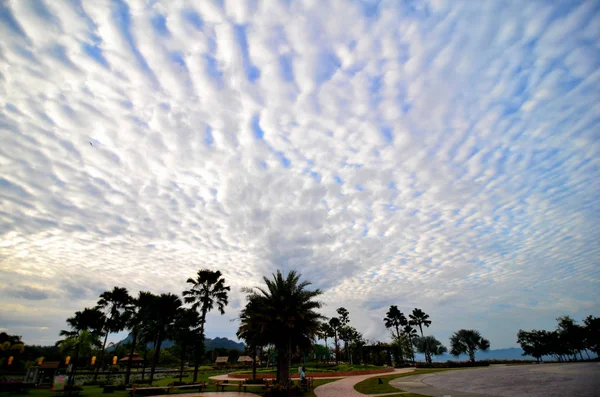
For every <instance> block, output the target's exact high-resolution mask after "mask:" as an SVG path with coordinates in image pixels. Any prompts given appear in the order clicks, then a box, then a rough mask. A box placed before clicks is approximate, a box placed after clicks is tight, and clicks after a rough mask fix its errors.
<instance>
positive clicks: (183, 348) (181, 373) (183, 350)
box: [179, 346, 185, 383]
mask: <svg viewBox="0 0 600 397" xmlns="http://www.w3.org/2000/svg"><path fill="white" fill-rule="evenodd" d="M180 359H181V366H180V367H179V383H181V382H183V362H184V361H185V346H181V357H180Z"/></svg>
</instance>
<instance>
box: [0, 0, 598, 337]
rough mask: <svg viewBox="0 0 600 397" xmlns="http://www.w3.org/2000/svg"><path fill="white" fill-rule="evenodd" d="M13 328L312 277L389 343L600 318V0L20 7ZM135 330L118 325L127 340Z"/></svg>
mask: <svg viewBox="0 0 600 397" xmlns="http://www.w3.org/2000/svg"><path fill="white" fill-rule="evenodd" d="M0 83H1V84H0V142H1V144H0V302H2V303H1V304H0V330H4V331H7V332H9V333H11V334H18V335H22V336H23V339H24V341H25V342H26V343H36V344H53V343H54V342H55V341H56V340H57V339H58V332H59V330H60V329H64V328H66V323H65V319H66V318H67V317H69V316H72V315H73V313H74V312H75V311H76V310H82V309H83V308H85V307H91V306H93V305H94V304H95V302H96V300H97V299H98V295H99V294H100V293H102V292H103V291H106V290H108V289H112V287H113V286H115V285H117V286H123V287H126V288H128V289H129V291H130V292H131V293H132V294H137V292H138V291H141V290H150V291H152V292H155V293H163V292H173V293H177V294H180V293H181V291H183V290H184V289H185V288H187V286H186V280H187V278H188V277H193V276H194V274H195V273H196V271H197V270H198V269H201V268H209V269H214V270H217V269H218V270H220V271H221V272H222V273H223V274H224V277H225V278H226V280H227V284H229V285H230V286H231V288H232V290H231V294H230V304H229V306H228V307H227V308H226V314H225V315H224V316H220V315H219V314H215V313H211V314H210V315H209V317H208V323H207V330H206V331H207V332H206V333H207V336H208V337H215V336H222V337H229V338H234V337H235V332H236V330H237V322H236V318H237V315H238V314H239V311H240V309H241V308H242V307H243V305H244V294H243V293H242V292H241V288H242V287H248V286H249V287H252V286H257V285H260V284H261V280H262V277H263V276H269V275H270V274H272V273H273V272H275V271H276V270H278V269H280V270H282V271H284V272H288V271H290V270H292V269H296V270H298V271H299V272H301V273H302V277H303V279H307V280H310V281H312V283H313V284H312V286H311V287H312V288H320V289H322V290H323V292H324V293H323V295H322V297H321V298H322V301H323V303H324V304H325V306H324V308H323V310H322V312H323V313H324V314H325V315H327V316H332V315H334V314H335V309H336V308H337V307H340V306H344V307H346V308H347V309H348V310H349V311H350V319H351V323H352V325H354V326H355V327H356V328H357V329H358V330H359V331H361V332H362V333H363V334H364V336H365V337H366V338H367V339H370V340H389V339H390V338H389V331H388V330H386V329H385V327H384V325H383V320H382V319H383V317H384V316H385V313H386V311H387V310H388V308H389V306H390V305H397V306H398V307H399V308H400V309H401V310H402V311H403V312H405V313H406V312H409V311H411V310H412V309H413V308H415V307H418V308H421V309H422V310H424V311H425V312H426V313H428V314H429V315H430V317H431V320H432V321H433V323H432V325H431V327H430V328H429V329H427V330H426V333H427V334H433V335H435V336H436V337H437V338H438V339H440V340H441V341H442V342H443V343H445V344H447V343H448V338H449V336H450V335H451V334H452V332H454V331H456V330H458V329H461V328H467V329H478V330H480V331H481V333H482V335H483V336H484V337H487V338H488V339H489V340H490V342H491V346H492V348H506V347H511V346H516V345H517V344H516V333H517V331H518V330H519V329H520V328H522V329H532V328H538V329H539V328H543V329H553V328H554V326H555V321H554V319H555V318H556V317H557V316H559V315H565V314H569V315H572V316H574V317H575V319H577V320H579V321H581V319H582V318H583V317H585V316H587V315H589V314H594V315H600V228H599V227H598V224H599V222H600V200H599V197H600V188H599V187H600V184H599V183H598V179H599V178H598V177H599V170H600V156H599V149H600V3H598V2H596V1H547V2H543V1H533V0H532V1H527V2H521V1H462V2H461V1H371V0H365V1H351V0H347V1H320V0H319V1H317V0H306V1H281V2H276V1H265V2H259V1H183V0H170V1H164V2H161V1H150V0H148V1H130V2H126V1H123V0H114V1H101V0H97V1H96V0H94V1H78V0H72V1H67V0H60V1H49V0H45V1H44V0H31V1H27V0H12V1H11V0H7V1H2V2H0ZM122 336H123V335H122V334H119V335H113V336H111V337H110V340H117V339H119V338H120V337H122Z"/></svg>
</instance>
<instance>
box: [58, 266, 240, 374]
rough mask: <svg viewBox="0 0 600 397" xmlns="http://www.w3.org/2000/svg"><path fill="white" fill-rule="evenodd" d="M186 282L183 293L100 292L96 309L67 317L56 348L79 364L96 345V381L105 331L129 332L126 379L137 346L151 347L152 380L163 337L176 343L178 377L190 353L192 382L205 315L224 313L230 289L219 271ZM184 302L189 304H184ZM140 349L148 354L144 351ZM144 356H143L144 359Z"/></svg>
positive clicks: (101, 364)
mask: <svg viewBox="0 0 600 397" xmlns="http://www.w3.org/2000/svg"><path fill="white" fill-rule="evenodd" d="M187 283H188V285H189V288H188V289H186V290H184V291H183V292H182V297H179V296H177V295H175V294H172V293H164V294H160V295H156V294H153V293H152V292H148V291H140V292H139V293H138V295H137V296H136V297H133V296H131V295H130V294H129V292H128V291H127V289H126V288H122V287H114V288H113V289H112V290H110V291H106V292H104V293H102V294H101V295H100V299H99V300H98V302H97V304H96V306H95V307H92V308H85V309H84V310H82V311H77V312H75V315H74V316H73V317H70V318H68V319H67V324H68V325H69V328H70V329H69V330H62V331H60V335H61V336H63V337H65V339H62V340H60V341H58V342H57V346H59V347H60V349H61V351H62V352H64V353H67V352H69V353H71V354H74V362H73V364H74V365H78V364H80V357H89V356H90V355H91V354H92V350H93V349H94V348H97V349H100V357H99V358H100V360H98V361H97V362H95V363H94V364H93V365H94V366H95V375H94V380H96V377H97V375H98V372H99V371H100V369H101V368H104V367H105V365H106V355H105V350H106V342H107V339H108V335H109V334H110V333H116V332H120V331H123V330H128V331H129V332H130V334H131V336H132V342H131V347H130V351H129V359H128V360H127V371H126V375H125V383H129V381H130V377H131V366H132V363H133V356H134V352H135V350H136V347H137V346H138V345H139V344H143V345H147V344H152V346H153V355H152V364H151V367H150V375H149V381H150V383H152V381H153V378H154V373H155V371H156V365H157V363H158V361H159V358H160V353H161V345H162V343H163V341H165V340H167V339H171V340H174V341H175V343H176V344H177V345H178V346H179V347H180V349H179V350H180V354H181V372H180V377H181V376H182V373H183V365H184V360H185V357H186V356H187V355H188V354H190V353H191V356H192V359H193V362H194V382H196V380H197V377H198V366H199V362H200V360H201V359H202V357H203V355H204V330H205V325H206V315H207V314H208V312H210V311H212V310H213V309H215V308H216V309H217V310H218V311H219V312H220V313H221V314H224V313H225V306H227V304H228V292H229V291H230V290H231V288H230V287H229V286H227V285H226V284H225V279H224V278H223V277H222V274H221V272H220V271H218V270H217V271H212V270H207V269H203V270H199V271H198V272H197V274H196V277H195V278H189V279H188V280H187ZM185 304H188V305H189V306H187V307H186V306H185ZM144 350H145V352H146V353H147V351H148V349H144ZM146 359H147V357H144V362H146ZM144 370H145V366H144ZM74 371H75V369H74V370H73V372H74ZM71 379H74V376H72V377H71Z"/></svg>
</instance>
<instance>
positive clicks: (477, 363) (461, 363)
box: [415, 361, 490, 368]
mask: <svg viewBox="0 0 600 397" xmlns="http://www.w3.org/2000/svg"><path fill="white" fill-rule="evenodd" d="M489 365H490V363H489V362H487V361H475V362H474V363H472V362H470V361H447V362H445V363H431V364H429V363H416V364H415V367H416V368H468V367H487V366H489Z"/></svg>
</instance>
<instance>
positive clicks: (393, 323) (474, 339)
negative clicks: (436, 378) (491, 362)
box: [383, 305, 490, 364]
mask: <svg viewBox="0 0 600 397" xmlns="http://www.w3.org/2000/svg"><path fill="white" fill-rule="evenodd" d="M383 322H384V324H385V327H386V328H388V329H390V330H391V333H392V339H393V340H394V347H395V350H394V351H395V353H396V356H397V358H398V360H399V361H404V357H407V358H411V359H412V360H413V361H414V359H415V355H414V351H415V349H416V350H417V352H418V353H421V354H424V355H425V361H426V362H428V363H430V364H431V362H432V358H433V356H440V355H442V354H444V353H446V352H447V351H448V349H447V348H446V346H444V345H443V344H442V343H441V342H440V341H438V340H437V339H436V338H435V337H434V336H432V335H428V336H425V335H424V333H423V327H426V328H429V326H430V325H431V320H430V318H429V315H428V314H427V313H425V312H424V311H423V310H421V309H418V308H415V309H413V311H412V313H410V314H409V315H408V317H406V315H405V314H404V313H402V311H400V309H398V307H397V306H395V305H392V306H390V308H389V310H388V312H387V313H386V317H385V318H384V319H383ZM415 327H418V329H419V331H420V334H421V336H419V334H418V333H417V330H416V328H415ZM394 331H395V332H394ZM489 347H490V342H489V341H488V340H487V339H485V338H483V337H482V336H481V334H480V333H479V331H477V330H468V329H461V330H459V331H457V332H455V333H454V334H453V335H452V337H451V338H450V354H452V355H453V356H456V357H458V356H460V355H461V354H468V355H469V360H470V361H471V362H474V361H475V352H476V351H478V350H482V351H486V350H488V349H489Z"/></svg>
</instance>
